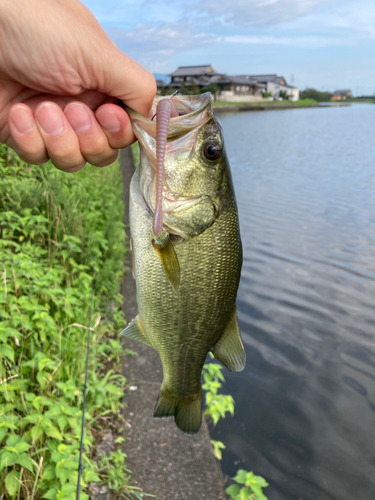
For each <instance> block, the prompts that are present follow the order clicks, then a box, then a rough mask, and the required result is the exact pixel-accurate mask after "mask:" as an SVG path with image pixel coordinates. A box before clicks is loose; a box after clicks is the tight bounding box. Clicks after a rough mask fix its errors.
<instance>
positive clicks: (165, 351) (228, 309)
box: [122, 94, 245, 435]
mask: <svg viewBox="0 0 375 500" xmlns="http://www.w3.org/2000/svg"><path fill="white" fill-rule="evenodd" d="M178 99H180V100H181V101H182V103H181V106H183V105H184V102H183V100H184V99H189V100H188V101H187V102H188V105H189V107H190V109H193V111H192V112H191V113H187V114H185V115H182V116H180V117H177V118H174V119H171V126H170V133H169V134H168V144H167V154H166V159H165V178H164V184H163V197H164V198H163V213H164V218H163V231H162V233H161V234H160V235H159V236H158V237H157V238H156V237H155V236H154V234H153V231H152V221H153V192H154V187H153V182H154V179H153V175H152V168H153V167H152V165H153V161H154V155H155V151H154V149H155V147H154V146H155V145H154V139H153V138H154V137H155V130H154V127H153V124H152V123H150V122H151V121H150V120H146V119H145V118H143V117H140V115H138V114H137V113H135V112H132V111H131V110H128V112H129V114H130V117H131V119H132V123H133V127H134V130H135V133H136V135H137V137H138V140H139V144H140V148H141V164H140V166H139V168H138V169H137V171H136V172H135V174H134V176H133V179H132V182H131V186H130V226H131V238H132V251H133V257H134V270H133V272H134V277H135V280H136V285H137V302H138V307H139V314H138V316H137V317H136V318H134V320H133V321H132V322H131V323H130V324H129V325H128V326H127V328H126V329H125V330H124V331H123V332H122V334H123V335H126V336H128V337H131V338H134V339H136V340H139V341H141V342H143V343H145V344H148V345H150V346H151V347H153V348H154V349H155V350H156V351H157V352H158V354H159V356H160V359H161V362H162V366H163V375H164V378H163V384H162V387H161V390H160V394H159V397H158V401H157V403H156V407H155V410H154V416H155V417H166V416H171V415H174V417H175V421H176V425H177V426H178V427H179V428H180V429H181V430H182V431H183V432H184V433H186V434H189V435H192V434H195V433H196V432H197V431H198V430H199V428H200V424H201V418H202V389H201V383H200V378H201V372H202V367H203V364H204V362H205V359H206V356H207V353H208V352H209V351H212V352H213V354H214V356H215V357H216V358H217V359H218V360H219V361H221V362H222V363H223V364H224V365H225V366H226V367H227V368H229V369H230V370H233V371H241V370H242V369H243V367H244V363H245V353H244V349H243V345H242V342H241V338H240V334H239V330H238V325H237V316H236V307H235V300H236V294H237V289H238V284H239V279H240V271H241V265H242V248H241V239H240V232H239V225H238V215H237V206H236V201H235V196H234V191H233V185H232V180H231V174H230V168H229V164H228V160H227V158H226V155H225V152H224V147H223V146H224V143H223V138H222V134H221V129H220V125H219V124H218V122H217V120H216V118H215V116H214V114H213V113H212V111H211V106H210V103H211V96H210V94H203V96H197V97H194V101H192V98H191V96H188V97H179V98H178ZM184 109H186V106H185V108H184ZM189 115H192V116H189ZM189 120H190V122H189ZM172 122H173V123H172ZM207 151H208V153H207ZM217 154H219V156H218V157H217V158H216V156H217ZM205 155H206V156H208V158H207V157H206V156H205Z"/></svg>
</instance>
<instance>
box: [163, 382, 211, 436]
mask: <svg viewBox="0 0 375 500" xmlns="http://www.w3.org/2000/svg"><path fill="white" fill-rule="evenodd" d="M171 416H174V419H175V422H176V425H177V427H178V428H179V429H180V430H181V431H182V432H183V433H184V434H187V435H188V436H193V435H194V434H196V433H197V432H198V431H199V429H200V426H201V422H202V388H201V387H200V388H199V391H198V392H197V393H196V395H195V396H194V398H192V397H186V398H178V397H176V396H173V395H172V394H171V393H170V392H169V391H168V389H166V388H165V387H163V385H162V386H161V389H160V392H159V396H158V400H157V402H156V406H155V410H154V417H156V418H165V417H171Z"/></svg>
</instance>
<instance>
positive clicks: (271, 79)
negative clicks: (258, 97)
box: [248, 74, 299, 101]
mask: <svg viewBox="0 0 375 500" xmlns="http://www.w3.org/2000/svg"><path fill="white" fill-rule="evenodd" d="M248 77H249V78H251V79H252V80H255V81H256V82H258V83H259V84H263V85H265V92H267V93H270V94H271V97H272V98H279V97H281V95H280V91H281V93H282V94H283V95H284V96H285V97H286V98H287V99H288V100H290V101H298V100H299V89H298V88H297V87H293V86H291V85H288V84H287V83H286V80H285V78H284V77H283V76H278V75H276V74H270V75H248Z"/></svg>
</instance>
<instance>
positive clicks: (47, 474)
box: [42, 465, 56, 481]
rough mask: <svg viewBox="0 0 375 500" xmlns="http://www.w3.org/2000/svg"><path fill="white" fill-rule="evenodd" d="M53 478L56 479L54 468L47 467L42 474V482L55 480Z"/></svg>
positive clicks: (51, 466)
mask: <svg viewBox="0 0 375 500" xmlns="http://www.w3.org/2000/svg"><path fill="white" fill-rule="evenodd" d="M55 477H56V474H55V467H54V466H53V465H49V466H48V467H47V468H46V469H45V471H44V472H43V475H42V480H43V481H51V480H52V479H55Z"/></svg>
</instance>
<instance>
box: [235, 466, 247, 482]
mask: <svg viewBox="0 0 375 500" xmlns="http://www.w3.org/2000/svg"><path fill="white" fill-rule="evenodd" d="M247 475H248V472H247V471H246V470H243V469H240V470H238V471H237V474H236V476H235V477H234V478H233V479H234V480H235V481H236V483H239V484H245V483H246V480H247V478H248V476H247Z"/></svg>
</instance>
